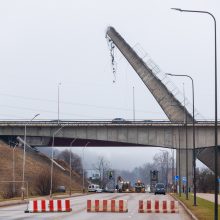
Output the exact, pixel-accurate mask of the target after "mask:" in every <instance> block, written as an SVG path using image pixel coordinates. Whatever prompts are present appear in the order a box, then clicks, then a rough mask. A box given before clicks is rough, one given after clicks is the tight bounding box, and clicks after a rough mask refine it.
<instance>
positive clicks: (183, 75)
mask: <svg viewBox="0 0 220 220" xmlns="http://www.w3.org/2000/svg"><path fill="white" fill-rule="evenodd" d="M166 75H169V76H180V77H187V78H189V79H190V80H191V82H192V102H193V103H192V105H193V106H192V107H193V121H192V123H193V189H194V190H193V193H194V203H193V204H194V206H196V144H195V95H194V81H193V78H192V77H191V76H189V75H186V74H180V75H177V74H172V73H166ZM185 110H186V109H185ZM185 115H186V114H185ZM186 148H187V115H186ZM186 163H187V170H188V151H187V152H186ZM186 175H187V176H186V189H187V194H186V199H188V172H187V173H186Z"/></svg>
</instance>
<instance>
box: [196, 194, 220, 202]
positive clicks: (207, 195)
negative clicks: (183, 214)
mask: <svg viewBox="0 0 220 220" xmlns="http://www.w3.org/2000/svg"><path fill="white" fill-rule="evenodd" d="M196 196H197V197H199V198H202V199H205V200H208V201H210V202H214V201H215V198H214V196H215V195H214V194H211V193H196ZM219 200H220V195H218V204H220V201H219Z"/></svg>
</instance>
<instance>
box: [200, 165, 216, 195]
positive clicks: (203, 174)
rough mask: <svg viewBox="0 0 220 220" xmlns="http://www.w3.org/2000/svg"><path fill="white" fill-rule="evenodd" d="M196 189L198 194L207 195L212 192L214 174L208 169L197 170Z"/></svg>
mask: <svg viewBox="0 0 220 220" xmlns="http://www.w3.org/2000/svg"><path fill="white" fill-rule="evenodd" d="M196 179H197V183H196V184H197V189H198V191H199V192H203V193H207V192H213V191H214V182H215V181H214V174H213V172H212V171H211V170H210V169H208V168H202V169H201V170H199V169H198V170H197V178H196Z"/></svg>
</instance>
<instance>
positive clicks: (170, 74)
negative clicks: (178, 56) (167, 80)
mask: <svg viewBox="0 0 220 220" xmlns="http://www.w3.org/2000/svg"><path fill="white" fill-rule="evenodd" d="M165 75H169V76H173V74H172V73H165Z"/></svg>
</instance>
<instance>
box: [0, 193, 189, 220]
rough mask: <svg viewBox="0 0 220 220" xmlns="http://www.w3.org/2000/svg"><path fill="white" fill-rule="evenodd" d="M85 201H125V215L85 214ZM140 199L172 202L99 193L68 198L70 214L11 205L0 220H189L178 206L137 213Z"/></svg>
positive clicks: (149, 196)
mask: <svg viewBox="0 0 220 220" xmlns="http://www.w3.org/2000/svg"><path fill="white" fill-rule="evenodd" d="M87 199H127V200H128V212H127V213H94V212H90V213H87V211H86V202H87ZM140 199H158V200H164V199H167V200H173V199H172V197H170V196H169V195H165V196H164V195H156V196H155V195H153V194H149V193H99V194H90V195H85V196H79V197H72V198H70V201H71V208H72V212H62V213H60V212H59V213H24V210H26V208H27V205H24V204H23V205H13V206H8V207H2V208H0V219H4V220H23V219H25V220H28V219H34V220H35V219H39V220H40V219H41V220H42V219H43V220H47V219H48V220H72V219H76V220H103V219H105V220H112V219H114V220H129V219H134V220H147V219H153V220H159V219H161V220H166V219H167V220H180V219H181V220H183V219H184V220H189V219H190V218H189V216H188V215H187V214H186V213H185V211H184V209H183V208H182V207H181V206H179V213H175V214H174V213H138V201H139V200H140Z"/></svg>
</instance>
